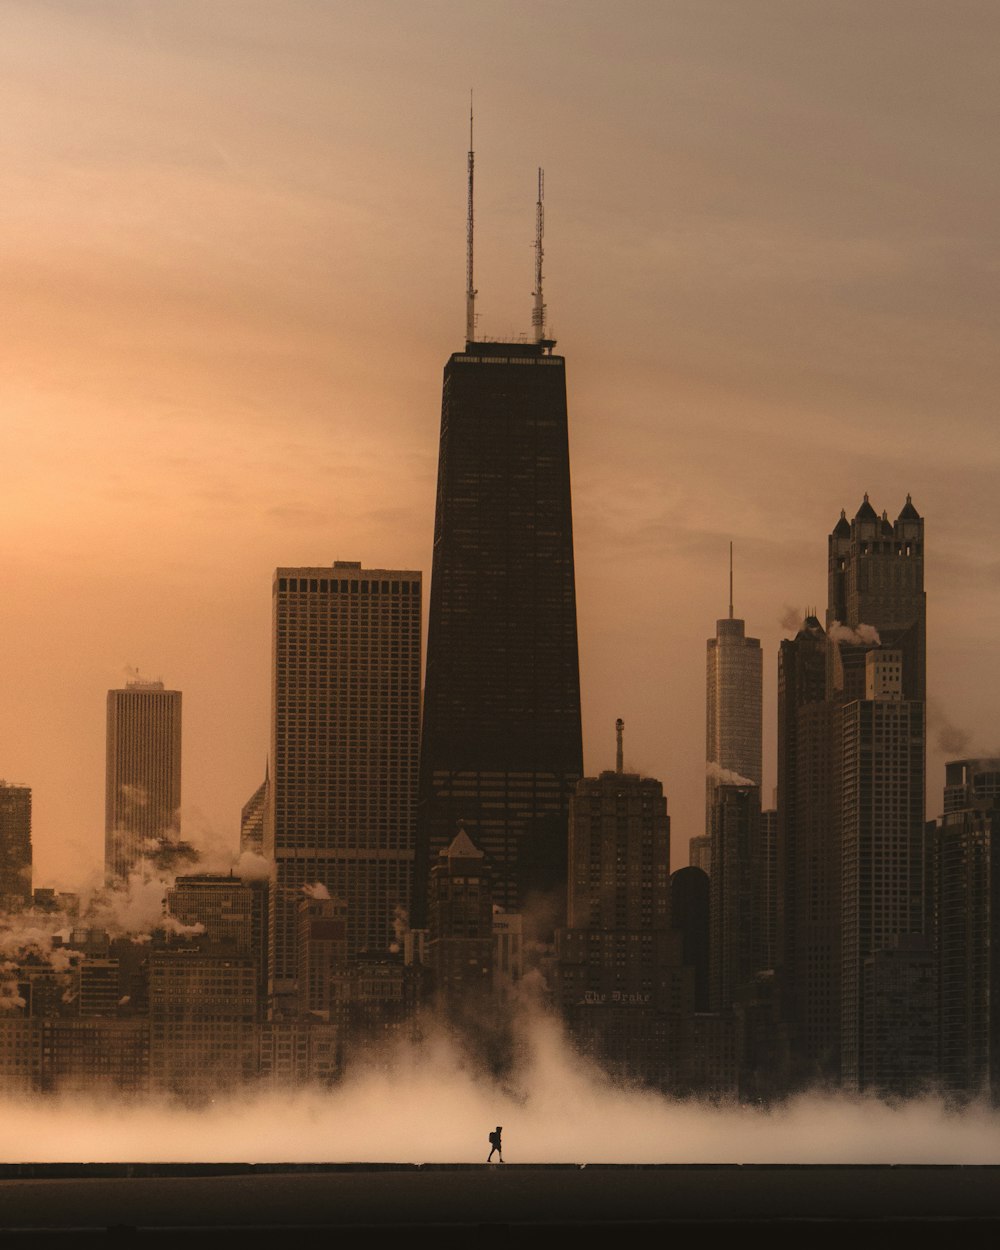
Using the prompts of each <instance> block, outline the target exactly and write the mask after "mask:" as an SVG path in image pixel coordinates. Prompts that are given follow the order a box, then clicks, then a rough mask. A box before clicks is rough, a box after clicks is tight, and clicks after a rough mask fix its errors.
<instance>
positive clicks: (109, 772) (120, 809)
mask: <svg viewBox="0 0 1000 1250" xmlns="http://www.w3.org/2000/svg"><path fill="white" fill-rule="evenodd" d="M180 805H181V692H180V691H179V690H165V689H164V686H163V682H162V681H141V680H139V679H138V678H137V679H134V680H131V681H128V682H126V684H125V688H124V689H123V690H109V691H108V713H107V763H106V781H105V801H104V870H105V876H106V877H107V879H108V880H109V881H113V880H121V879H123V878H125V877H127V876H128V875H129V873H131V872H133V871H135V870H136V869H137V868H138V867H139V865H140V864H141V862H142V861H143V859H145V858H155V857H156V856H157V854H158V853H161V852H162V851H163V850H164V846H165V844H167V843H171V842H176V841H177V840H178V838H179V833H180V814H179V811H180Z"/></svg>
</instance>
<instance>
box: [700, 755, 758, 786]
mask: <svg viewBox="0 0 1000 1250" xmlns="http://www.w3.org/2000/svg"><path fill="white" fill-rule="evenodd" d="M705 773H706V775H707V776H708V779H709V780H710V781H715V782H717V783H718V784H719V785H720V786H755V785H756V784H757V782H756V781H751V780H750V778H749V777H741V776H740V775H739V773H735V772H733V770H732V769H731V768H723V767H722V766H721V764H716V762H715V761H714V760H711V761H709V763H708V764H707V765H706V766H705Z"/></svg>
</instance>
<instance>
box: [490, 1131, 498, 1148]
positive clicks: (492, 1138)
mask: <svg viewBox="0 0 1000 1250" xmlns="http://www.w3.org/2000/svg"><path fill="white" fill-rule="evenodd" d="M490 1145H491V1146H499V1145H500V1134H499V1133H495V1132H494V1133H490Z"/></svg>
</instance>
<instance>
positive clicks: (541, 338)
mask: <svg viewBox="0 0 1000 1250" xmlns="http://www.w3.org/2000/svg"><path fill="white" fill-rule="evenodd" d="M544 199H545V171H544V170H542V169H541V168H540V169H539V170H538V200H537V202H536V204H535V289H534V291H533V292H532V294H533V295H534V297H535V307H534V308H533V309H532V311H531V324H532V326H533V327H534V330H535V342H536V343H544V342H546V338H545V300H544V298H543V296H542V256H543V255H544V252H543V250H542V236H543V235H544V234H545V204H544Z"/></svg>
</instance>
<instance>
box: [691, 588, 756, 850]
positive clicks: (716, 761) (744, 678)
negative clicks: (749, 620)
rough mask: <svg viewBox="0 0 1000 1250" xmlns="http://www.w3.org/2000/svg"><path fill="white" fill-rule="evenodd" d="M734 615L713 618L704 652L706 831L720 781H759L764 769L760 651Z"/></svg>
mask: <svg viewBox="0 0 1000 1250" xmlns="http://www.w3.org/2000/svg"><path fill="white" fill-rule="evenodd" d="M745 630H746V626H745V622H744V621H741V620H740V619H739V618H738V617H734V616H733V605H732V603H730V605H729V616H728V617H727V618H725V619H723V620H719V621H716V624H715V637H714V638H709V640H708V644H707V653H706V661H707V662H706V696H707V697H706V717H705V728H706V733H705V760H706V764H707V772H706V779H705V831H706V833H707V832H708V831H709V830H710V829H711V828H712V803H713V801H714V798H715V791H716V789H717V788H718V787H719V786H720V785H743V786H745V785H751V784H752V785H755V786H759V785H760V781H761V771H762V758H763V749H762V736H763V734H762V711H761V705H762V698H763V653H762V652H761V647H760V640H759V639H757V638H748V637H747V636H746V632H745Z"/></svg>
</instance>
